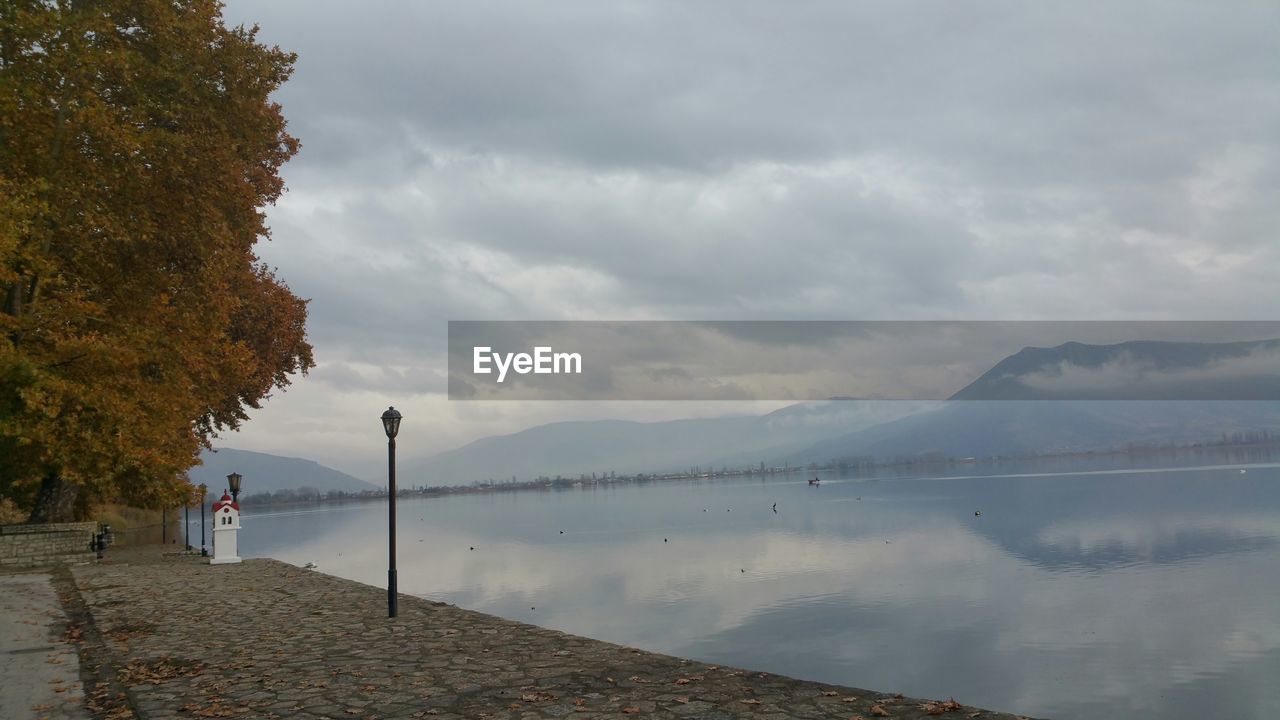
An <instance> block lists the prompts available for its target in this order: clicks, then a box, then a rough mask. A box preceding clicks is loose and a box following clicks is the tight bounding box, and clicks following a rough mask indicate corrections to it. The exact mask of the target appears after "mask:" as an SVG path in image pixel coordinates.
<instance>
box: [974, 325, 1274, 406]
mask: <svg viewBox="0 0 1280 720" xmlns="http://www.w3.org/2000/svg"><path fill="white" fill-rule="evenodd" d="M951 399H952V400H1262V399H1267V400H1280V340H1257V341H1248V342H1232V343H1186V342H1160V341H1152V340H1137V341H1132V342H1123V343H1117V344H1114V345H1087V344H1085V343H1078V342H1069V343H1065V344H1062V345H1059V346H1057V347H1052V348H1038V347H1028V348H1023V349H1022V350H1020V351H1019V352H1017V353H1015V354H1013V355H1010V356H1009V357H1007V358H1005V359H1003V360H1001V361H1000V362H998V363H996V365H995V366H994V367H992V368H991V369H990V370H988V371H987V372H985V373H983V374H982V376H981V377H979V378H978V379H977V380H974V381H973V382H972V383H970V384H969V385H968V386H966V387H965V388H964V389H962V390H960V391H959V392H957V393H956V394H955V395H953V396H951Z"/></svg>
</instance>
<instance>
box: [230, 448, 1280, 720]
mask: <svg viewBox="0 0 1280 720" xmlns="http://www.w3.org/2000/svg"><path fill="white" fill-rule="evenodd" d="M1242 467H1243V468H1244V469H1246V470H1247V472H1245V473H1241V472H1240V470H1241V468H1242ZM1032 469H1035V468H1032ZM969 470H970V471H971V472H968V473H966V470H965V468H964V467H963V466H962V467H960V468H959V469H953V470H952V474H953V475H958V476H955V477H932V478H886V479H867V478H843V479H837V478H824V481H823V482H822V484H821V485H820V486H817V487H812V486H809V485H808V484H807V483H806V482H805V481H804V479H803V478H801V477H797V476H791V477H790V478H787V479H784V478H772V479H768V480H765V481H762V480H761V479H759V478H752V479H737V480H734V481H716V482H710V481H704V482H671V483H653V484H648V485H643V486H634V485H625V486H624V485H595V486H591V485H587V486H584V487H582V488H575V489H572V490H563V491H554V492H553V491H547V492H535V491H529V492H512V493H494V494H472V495H458V496H450V497H442V498H435V499H422V498H414V499H407V498H406V499H402V500H401V501H400V502H399V522H400V531H399V548H400V551H399V582H400V590H401V591H402V592H405V593H410V594H414V595H419V596H422V597H426V598H431V599H434V600H442V601H445V602H449V603H454V604H457V605H460V606H462V607H466V608H471V609H475V610H480V611H483V612H487V613H493V614H496V615H501V616H503V617H508V618H513V619H517V620H522V621H525V622H529V623H533V624H537V625H541V626H545V627H550V628H555V629H558V630H564V631H567V632H571V633H575V634H579V635H585V636H588V637H592V638H599V639H603V640H609V641H613V642H617V643H622V644H626V645H632V646H637V647H641V648H645V649H648V650H654V651H658V652H663V653H670V654H673V655H679V656H683V657H689V658H695V659H698V660H703V661H708V662H712V663H718V664H731V665H737V666H743V667H748V668H752V669H756V670H764V671H769V672H774V673H781V674H786V675H791V676H795V677H800V678H805V679H813V680H822V681H828V682H833V683H840V684H848V685H856V686H860V687H865V688H870V689H874V690H882V691H888V692H903V693H906V694H908V695H913V696H923V697H933V698H944V699H945V698H947V697H950V696H955V698H956V699H957V700H960V701H961V702H964V703H967V704H973V705H978V706H982V707H988V708H992V709H997V710H1005V711H1009V712H1015V713H1022V714H1028V715H1035V716H1041V717H1051V718H1085V717H1088V718H1108V717H1116V718H1128V717H1133V716H1147V717H1161V718H1201V717H1232V718H1263V717H1280V683H1277V682H1276V679H1277V678H1278V677H1280V464H1275V463H1265V464H1252V465H1245V466H1240V465H1222V466H1215V467H1205V468H1177V469H1172V470H1158V469H1156V470H1151V469H1146V470H1132V469H1123V470H1111V471H1108V470H1101V471H1097V470H1094V471H1080V472H1067V473H1062V472H1043V471H1038V470H1037V471H1035V472H1016V471H1017V470H1018V468H1016V467H1014V468H1011V469H1005V470H1003V471H1004V472H1006V473H1008V472H1009V471H1010V470H1012V471H1015V472H1013V473H1012V474H1002V475H984V474H983V473H984V472H986V471H984V470H982V469H981V468H977V467H973V468H969ZM774 503H777V511H776V512H775V511H774V509H773V504H774ZM245 512H246V516H245V518H244V521H243V524H244V530H243V531H242V533H241V538H240V547H241V552H242V553H243V554H244V555H245V556H249V557H255V556H256V557H273V558H277V559H280V560H283V561H285V562H290V563H295V564H299V565H301V564H305V563H307V562H315V563H317V564H318V566H319V569H320V570H321V571H323V572H327V573H331V574H334V575H338V576H342V577H346V578H351V579H354V580H359V581H362V582H366V583H369V584H373V585H380V586H383V587H385V582H386V565H387V558H386V544H387V542H386V506H385V503H364V504H347V505H338V506H321V507H318V508H314V509H310V508H309V509H305V510H279V509H277V510H264V511H262V512H259V513H255V512H254V511H253V509H252V508H248V507H246V508H245ZM979 512H980V513H981V514H980V515H978V514H975V513H979ZM471 548H474V550H473V549H471Z"/></svg>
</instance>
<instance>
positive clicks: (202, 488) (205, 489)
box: [200, 483, 209, 557]
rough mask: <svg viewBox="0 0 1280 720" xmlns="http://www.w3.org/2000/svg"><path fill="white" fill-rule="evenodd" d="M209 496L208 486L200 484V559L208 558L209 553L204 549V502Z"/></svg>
mask: <svg viewBox="0 0 1280 720" xmlns="http://www.w3.org/2000/svg"><path fill="white" fill-rule="evenodd" d="M208 494H209V486H208V485H205V484H204V483H200V557H208V556H209V551H208V550H206V549H205V547H204V500H205V497H206V496H207V495H208Z"/></svg>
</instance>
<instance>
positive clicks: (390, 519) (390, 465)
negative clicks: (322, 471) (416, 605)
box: [382, 407, 402, 618]
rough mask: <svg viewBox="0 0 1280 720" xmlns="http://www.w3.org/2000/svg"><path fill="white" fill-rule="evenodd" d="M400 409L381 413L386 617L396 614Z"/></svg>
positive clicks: (388, 409) (391, 409) (391, 408)
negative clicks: (384, 458)
mask: <svg viewBox="0 0 1280 720" xmlns="http://www.w3.org/2000/svg"><path fill="white" fill-rule="evenodd" d="M401 417H402V415H400V411H399V410H396V409H395V408H394V407H389V408H387V411H386V412H384V413H382V429H383V430H385V431H386V432H387V499H388V503H387V524H388V527H389V532H390V535H389V536H388V547H387V550H388V556H389V558H390V564H389V565H388V566H387V617H389V618H393V617H395V616H396V609H397V608H396V605H397V603H396V599H397V592H396V433H398V432H400V418H401Z"/></svg>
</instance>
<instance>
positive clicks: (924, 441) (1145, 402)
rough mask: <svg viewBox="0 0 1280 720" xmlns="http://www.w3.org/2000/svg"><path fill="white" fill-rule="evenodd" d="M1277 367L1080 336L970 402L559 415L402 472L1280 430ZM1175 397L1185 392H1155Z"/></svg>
mask: <svg viewBox="0 0 1280 720" xmlns="http://www.w3.org/2000/svg"><path fill="white" fill-rule="evenodd" d="M1277 368H1280V340H1262V341H1255V342H1240V343H1217V344H1214V343H1173V342H1158V341H1133V342H1125V343H1119V344H1115V345H1087V344H1084V343H1077V342H1069V343H1065V344H1063V345H1059V346H1057V347H1053V348H1024V349H1023V350H1021V351H1019V352H1017V353H1015V354H1013V355H1010V356H1009V357H1007V358H1005V359H1003V360H1001V361H1000V362H999V363H997V364H996V365H994V366H993V367H992V368H991V369H990V370H988V371H987V372H986V373H984V374H983V375H981V376H980V377H979V378H978V379H976V380H975V381H973V382H972V383H970V384H969V385H968V386H966V387H965V388H963V389H962V390H960V391H959V392H957V393H956V394H955V395H953V396H952V400H955V401H959V400H964V402H934V403H928V402H905V401H896V402H895V401H870V400H852V399H848V400H846V399H833V401H832V402H823V403H801V404H797V405H792V406H789V407H786V408H783V409H781V410H777V411H775V412H772V413H769V414H767V415H762V416H729V417H718V418H699V419H690V420H673V421H668V422H650V423H642V422H634V421H627V420H595V421H581V422H560V423H551V424H548V425H539V426H537V427H533V428H529V429H527V430H524V431H522V432H518V433H514V434H511V435H501V436H494V437H488V438H483V439H481V440H477V441H475V442H473V443H471V444H469V445H466V446H464V447H461V448H458V449H456V450H451V451H448V452H445V453H440V454H438V455H435V456H432V457H430V458H427V459H425V460H422V461H419V462H417V463H406V464H405V465H404V466H403V469H402V470H401V472H402V474H403V475H404V477H405V480H406V481H407V483H410V484H425V485H454V484H465V483H470V482H473V481H484V480H489V479H495V480H499V479H506V478H510V477H512V476H515V477H518V478H520V479H530V478H532V477H535V476H539V475H546V476H555V475H563V476H567V477H576V476H577V475H579V474H582V473H588V474H589V473H601V472H609V471H615V472H619V473H635V472H646V473H647V472H664V471H672V470H687V469H688V468H690V467H691V466H695V465H698V466H702V467H704V468H719V467H722V466H729V467H743V466H746V465H754V464H756V463H759V462H762V461H763V462H765V463H766V464H769V465H781V464H782V463H783V462H789V463H792V464H806V463H809V462H813V461H817V462H825V461H830V460H834V459H841V458H851V457H856V456H866V455H871V456H874V457H877V458H892V457H895V456H914V455H920V454H924V453H930V452H941V453H943V454H945V455H947V456H951V457H970V456H974V457H978V456H991V455H1021V454H1027V453H1049V452H1064V451H1067V452H1069V451H1076V450H1087V449H1106V448H1113V447H1118V446H1123V445H1125V444H1127V443H1130V442H1167V441H1201V440H1207V439H1211V438H1214V437H1217V436H1219V435H1220V434H1221V433H1224V432H1225V433H1228V434H1230V433H1233V432H1237V431H1250V430H1261V429H1268V430H1278V429H1280V373H1277ZM1164 397H1176V398H1185V400H1179V401H1155V400H1153V399H1152V398H1164ZM1113 398H1126V399H1125V400H1113ZM1199 398H1215V399H1214V400H1207V399H1206V400H1198V399H1199ZM1220 398H1249V399H1257V398H1268V399H1269V400H1268V401H1267V402H1229V401H1227V400H1223V399H1220Z"/></svg>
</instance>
